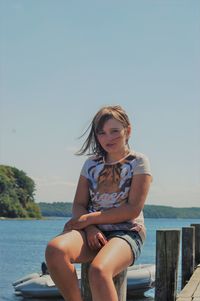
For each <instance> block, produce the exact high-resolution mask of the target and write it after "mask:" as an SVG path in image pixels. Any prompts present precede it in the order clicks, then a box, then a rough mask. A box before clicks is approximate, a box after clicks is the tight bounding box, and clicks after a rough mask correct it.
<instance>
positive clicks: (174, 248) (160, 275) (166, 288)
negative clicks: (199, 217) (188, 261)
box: [155, 230, 180, 301]
mask: <svg viewBox="0 0 200 301" xmlns="http://www.w3.org/2000/svg"><path fill="white" fill-rule="evenodd" d="M179 250H180V230H157V231H156V288H155V301H175V300H176V291H177V275H178V260H179Z"/></svg>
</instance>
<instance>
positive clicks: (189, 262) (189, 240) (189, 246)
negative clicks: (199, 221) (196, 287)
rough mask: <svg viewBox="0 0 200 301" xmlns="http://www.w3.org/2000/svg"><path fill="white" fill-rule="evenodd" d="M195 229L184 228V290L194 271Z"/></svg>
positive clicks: (182, 285)
mask: <svg viewBox="0 0 200 301" xmlns="http://www.w3.org/2000/svg"><path fill="white" fill-rule="evenodd" d="M194 236H195V228H194V227H183V228H182V284H181V287H182V288H183V287H184V286H185V285H186V283H187V282H188V281H189V279H190V277H191V276H192V273H193V271H194V256H195V255H194Z"/></svg>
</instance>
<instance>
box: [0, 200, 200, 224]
mask: <svg viewBox="0 0 200 301" xmlns="http://www.w3.org/2000/svg"><path fill="white" fill-rule="evenodd" d="M37 204H38V206H39V207H40V210H41V214H42V218H19V217H15V218H11V217H4V216H0V221H1V220H46V219H50V218H65V217H66V218H67V217H71V216H72V203H68V202H54V203H45V202H41V203H37ZM143 212H144V217H145V218H175V219H178V218H181V219H187V218H191V219H198V218H199V219H200V207H188V208H185V207H183V208H177V207H170V206H161V205H145V207H144V210H143Z"/></svg>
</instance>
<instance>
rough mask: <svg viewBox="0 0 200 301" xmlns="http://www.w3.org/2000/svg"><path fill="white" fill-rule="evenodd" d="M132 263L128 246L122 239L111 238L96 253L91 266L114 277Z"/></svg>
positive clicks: (132, 258)
mask: <svg viewBox="0 0 200 301" xmlns="http://www.w3.org/2000/svg"><path fill="white" fill-rule="evenodd" d="M133 261H134V255H133V252H132V250H131V247H130V246H129V244H128V243H127V242H126V241H125V240H124V239H121V238H119V237H113V238H111V239H110V240H109V241H108V243H107V244H106V245H105V246H104V247H103V248H102V249H101V250H100V251H99V252H98V254H97V255H96V256H95V258H94V260H93V262H92V265H93V267H95V266H96V267H98V268H100V269H102V270H104V271H105V272H106V273H108V274H111V275H112V276H113V277H114V276H116V275H117V274H119V273H120V272H122V271H123V270H124V269H125V268H127V267H128V266H129V265H131V264H132V263H133Z"/></svg>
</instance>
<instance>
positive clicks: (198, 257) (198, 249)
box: [191, 224, 200, 266]
mask: <svg viewBox="0 0 200 301" xmlns="http://www.w3.org/2000/svg"><path fill="white" fill-rule="evenodd" d="M191 226H192V227H195V265H196V266H197V265H198V264H199V263H200V224H191Z"/></svg>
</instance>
